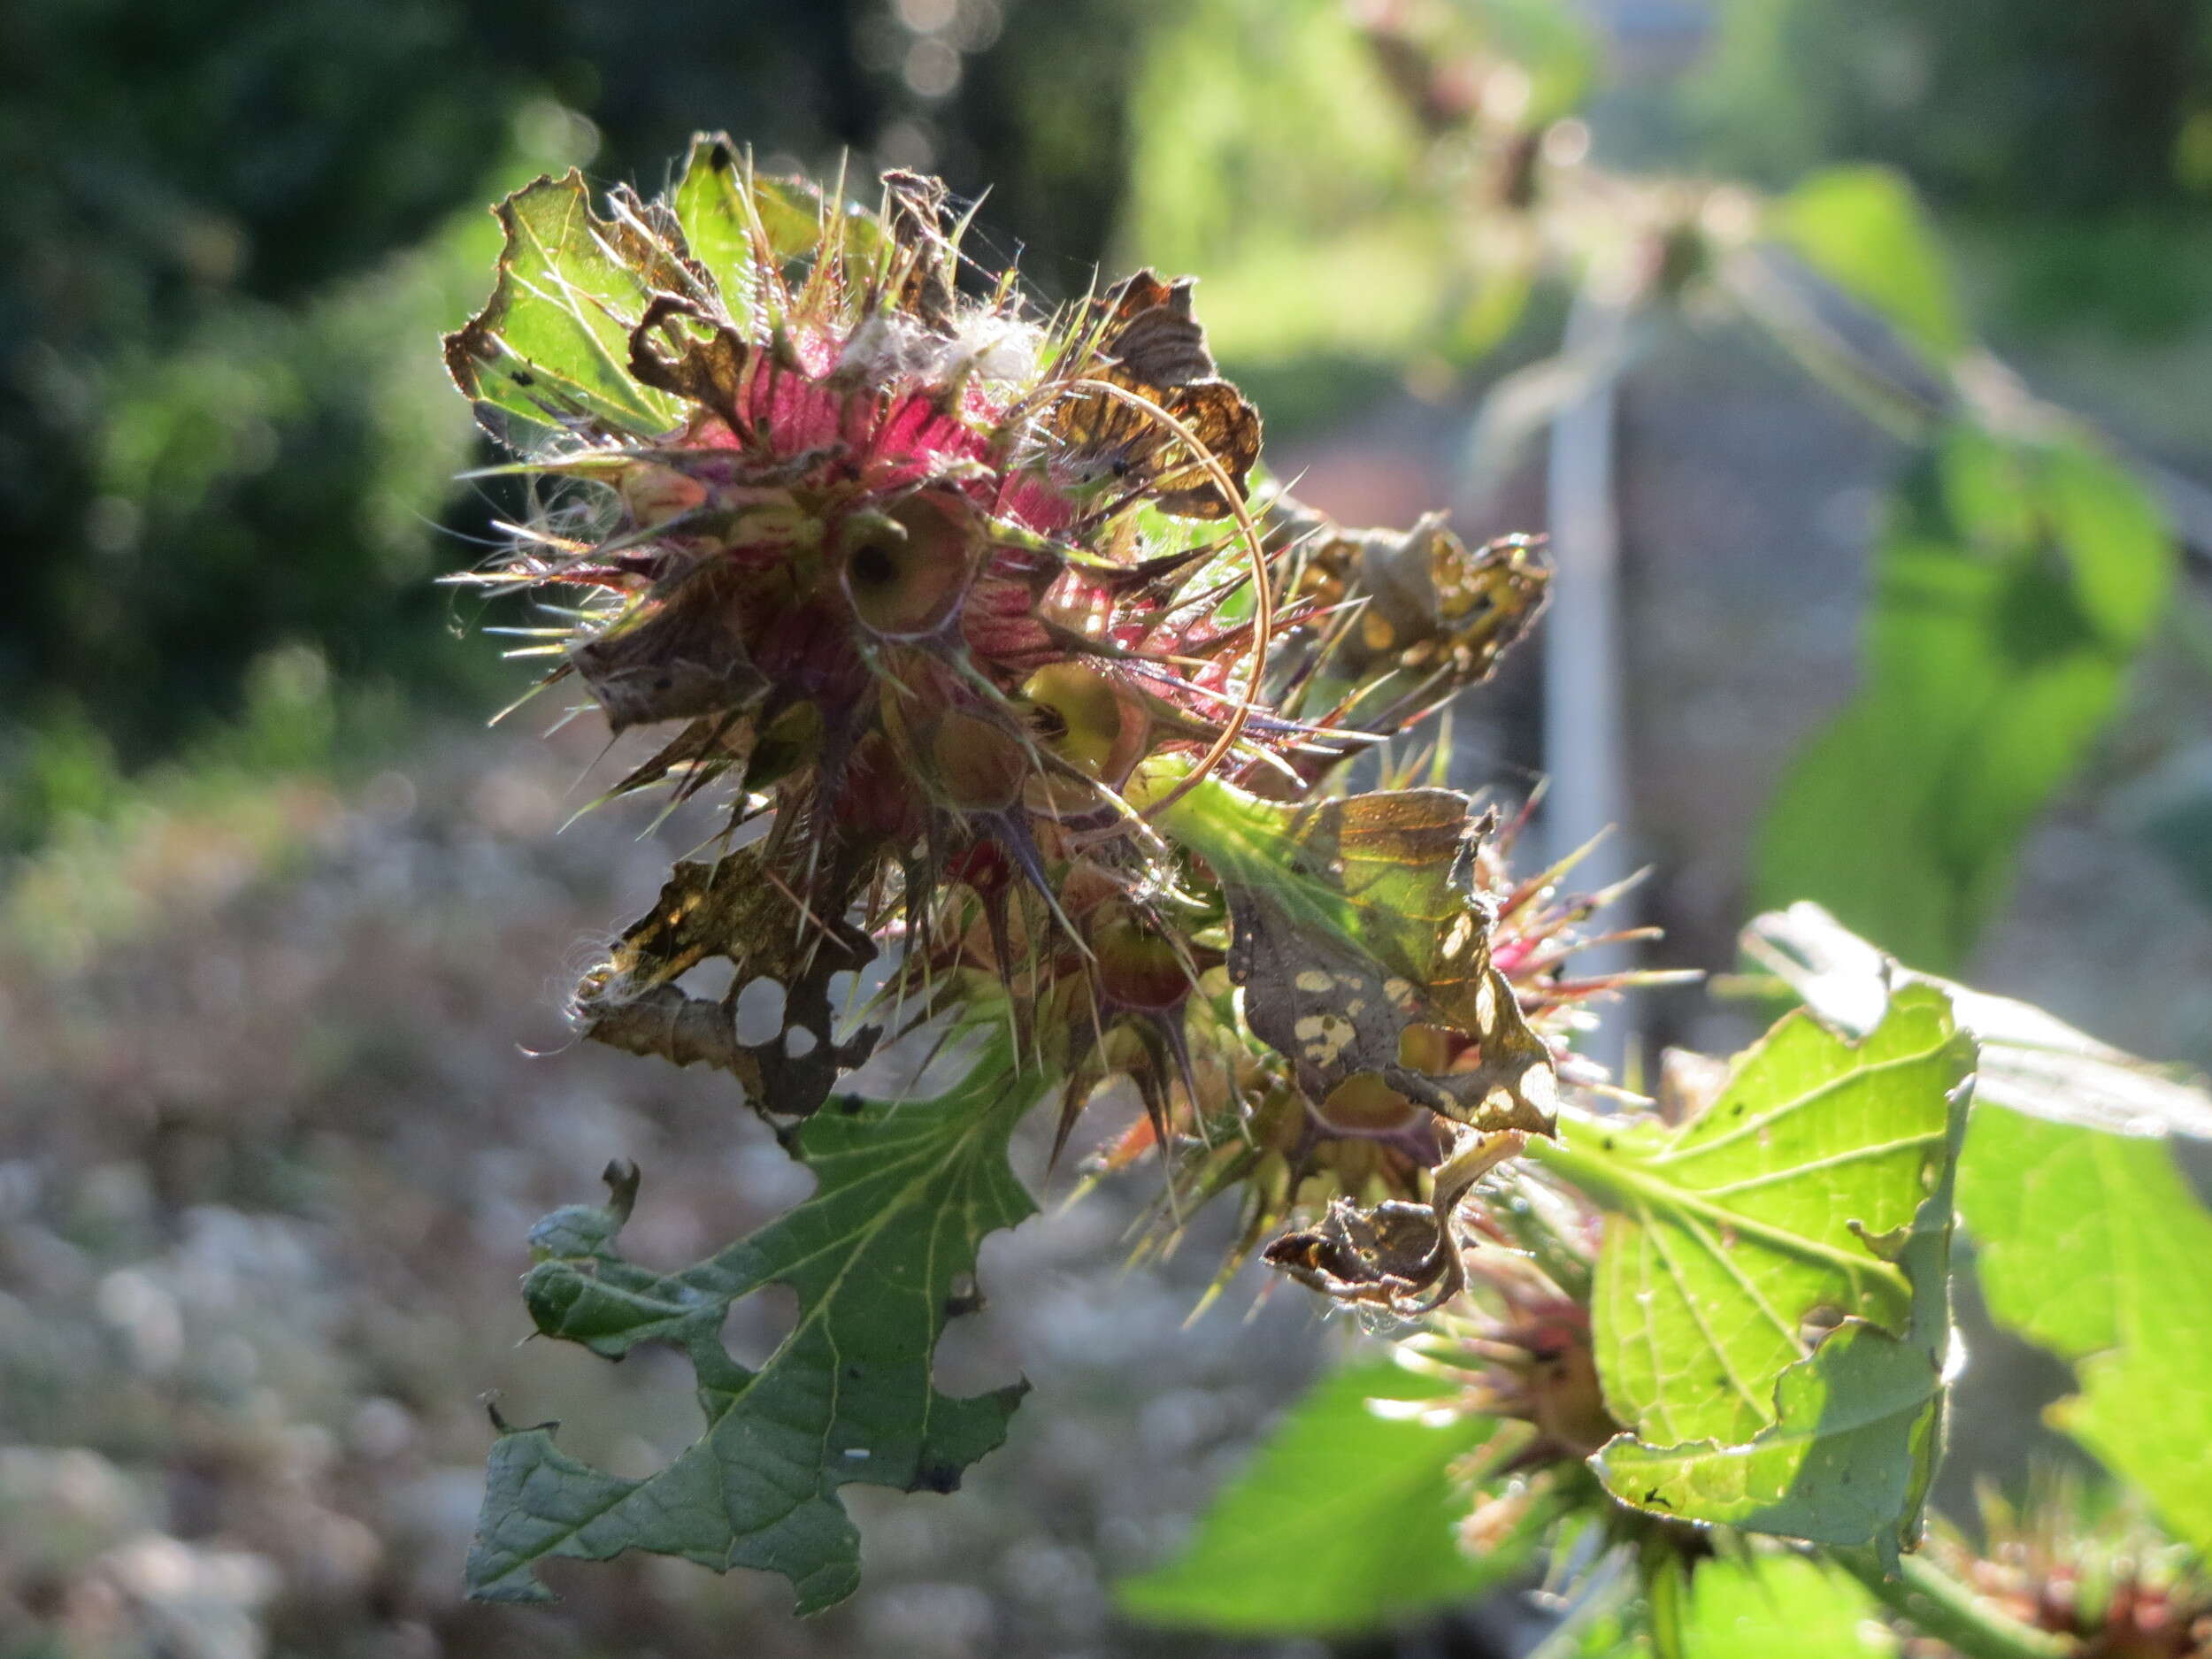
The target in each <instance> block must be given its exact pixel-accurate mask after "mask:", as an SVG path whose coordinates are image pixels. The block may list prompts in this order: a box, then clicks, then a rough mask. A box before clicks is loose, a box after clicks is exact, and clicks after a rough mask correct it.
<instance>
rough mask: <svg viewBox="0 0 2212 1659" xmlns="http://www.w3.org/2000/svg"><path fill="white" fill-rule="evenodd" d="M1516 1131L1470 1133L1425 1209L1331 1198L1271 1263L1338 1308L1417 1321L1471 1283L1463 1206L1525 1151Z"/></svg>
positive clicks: (1270, 1254)
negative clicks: (1362, 1308)
mask: <svg viewBox="0 0 2212 1659" xmlns="http://www.w3.org/2000/svg"><path fill="white" fill-rule="evenodd" d="M1527 1145H1528V1137H1527V1136H1526V1135H1525V1134H1521V1133H1516V1132H1510V1131H1509V1132H1502V1133H1495V1134H1472V1135H1471V1134H1468V1133H1465V1132H1462V1133H1461V1135H1460V1141H1459V1144H1458V1146H1457V1147H1455V1148H1454V1149H1453V1151H1452V1154H1451V1156H1449V1157H1448V1158H1446V1159H1445V1161H1444V1162H1443V1163H1442V1164H1440V1165H1439V1166H1438V1167H1437V1171H1436V1176H1435V1190H1434V1194H1433V1195H1432V1199H1431V1201H1430V1202H1428V1203H1426V1204H1413V1203H1407V1202H1402V1201H1401V1200H1397V1199H1391V1200H1386V1202H1382V1203H1379V1204H1377V1205H1375V1206H1374V1207H1373V1208H1372V1209H1362V1208H1361V1207H1360V1206H1359V1205H1357V1204H1355V1203H1353V1202H1351V1201H1350V1200H1348V1199H1344V1198H1338V1199H1334V1200H1332V1201H1331V1202H1330V1204H1329V1208H1328V1210H1327V1213H1326V1214H1325V1215H1324V1216H1323V1217H1321V1220H1320V1221H1319V1223H1318V1224H1317V1225H1314V1226H1312V1227H1309V1228H1306V1229H1304V1230H1303V1231H1301V1232H1296V1233H1285V1234H1284V1235H1283V1236H1282V1237H1281V1238H1279V1239H1277V1240H1275V1241H1274V1242H1273V1243H1272V1244H1271V1245H1269V1246H1268V1247H1267V1249H1266V1251H1265V1253H1264V1259H1265V1261H1266V1262H1267V1263H1268V1265H1269V1266H1271V1267H1276V1268H1279V1269H1281V1270H1282V1271H1284V1272H1286V1273H1288V1274H1289V1275H1290V1276H1291V1277H1292V1278H1293V1279H1296V1280H1298V1281H1299V1283H1301V1284H1302V1285H1305V1286H1309V1287H1310V1288H1312V1289H1314V1290H1317V1291H1319V1292H1321V1293H1322V1294H1324V1295H1325V1296H1329V1297H1331V1298H1333V1299H1334V1300H1336V1301H1338V1302H1364V1303H1368V1304H1371V1305H1374V1306H1379V1307H1384V1308H1387V1309H1389V1310H1391V1311H1392V1312H1394V1313H1398V1314H1402V1315H1414V1314H1419V1313H1423V1312H1425V1311H1427V1310H1431V1309H1433V1308H1437V1307H1440V1306H1441V1305H1442V1304H1443V1303H1444V1302H1448V1301H1449V1300H1450V1299H1451V1298H1452V1297H1454V1296H1455V1295H1457V1294H1459V1292H1460V1291H1461V1290H1462V1289H1463V1288H1464V1287H1465V1286H1466V1283H1467V1268H1466V1263H1465V1261H1464V1260H1463V1254H1462V1253H1463V1250H1464V1249H1465V1248H1466V1247H1465V1245H1464V1243H1463V1241H1462V1240H1461V1237H1460V1233H1459V1206H1460V1201H1461V1200H1462V1199H1463V1198H1465V1197H1466V1196H1467V1194H1469V1193H1470V1192H1471V1191H1472V1190H1473V1189H1474V1186H1475V1183H1476V1182H1477V1181H1479V1180H1480V1179H1482V1178H1483V1177H1484V1176H1485V1175H1486V1174H1487V1173H1489V1171H1492V1170H1494V1169H1495V1168H1496V1167H1497V1166H1498V1165H1499V1164H1502V1163H1504V1162H1505V1161H1506V1160H1507V1159H1509V1158H1513V1157H1517V1156H1520V1154H1521V1153H1522V1152H1523V1151H1524V1150H1525V1148H1526V1147H1527Z"/></svg>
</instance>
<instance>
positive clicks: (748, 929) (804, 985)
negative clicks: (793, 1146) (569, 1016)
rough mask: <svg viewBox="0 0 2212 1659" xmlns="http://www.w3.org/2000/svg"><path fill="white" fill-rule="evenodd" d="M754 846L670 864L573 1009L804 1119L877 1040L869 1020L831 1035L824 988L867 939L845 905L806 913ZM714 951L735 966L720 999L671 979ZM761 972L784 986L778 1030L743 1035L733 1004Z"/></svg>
mask: <svg viewBox="0 0 2212 1659" xmlns="http://www.w3.org/2000/svg"><path fill="white" fill-rule="evenodd" d="M762 846H763V843H758V842H757V843H755V844H753V845H752V846H749V847H743V848H740V849H738V850H737V851H735V852H733V853H731V854H729V855H728V856H726V857H724V858H722V859H720V860H719V861H718V862H716V863H713V864H707V863H703V862H698V861H694V860H689V859H687V860H685V861H683V862H681V863H680V864H677V866H676V868H675V871H674V872H673V874H672V876H671V877H670V879H669V881H668V885H667V886H665V887H663V888H662V889H661V895H660V897H659V899H658V900H657V902H655V903H654V906H653V908H652V910H649V912H647V914H646V915H644V916H643V917H641V918H639V919H638V920H637V921H636V922H635V923H634V924H633V925H632V926H631V927H630V928H629V930H628V931H627V932H626V933H624V934H623V935H622V937H621V938H620V939H619V940H618V941H616V942H615V946H614V949H612V951H611V952H610V953H609V955H608V957H607V960H606V961H605V962H603V963H602V964H599V965H598V966H597V967H595V969H593V970H592V972H590V973H589V974H588V975H587V976H586V977H585V979H584V981H583V983H582V984H581V985H580V987H578V988H577V996H576V1006H577V1012H578V1016H579V1018H580V1020H581V1022H582V1025H583V1030H584V1034H585V1035H586V1036H587V1037H589V1038H590V1039H591V1040H592V1041H595V1042H603V1043H606V1044H609V1045H610V1046H611V1047H613V1048H622V1049H626V1050H627V1051H628V1052H630V1053H632V1054H654V1055H659V1056H662V1057H664V1058H665V1059H669V1060H672V1061H674V1062H675V1063H676V1064H678V1065H691V1064H696V1063H702V1062H703V1063H704V1064H709V1065H715V1066H719V1067H721V1068H722V1069H723V1070H725V1071H731V1072H733V1073H735V1075H736V1076H737V1078H738V1079H739V1080H740V1081H741V1082H742V1083H743V1084H744V1085H745V1089H746V1094H747V1095H748V1097H749V1099H750V1101H751V1102H752V1103H753V1105H754V1106H755V1108H756V1109H757V1110H761V1111H764V1112H775V1113H778V1114H780V1115H783V1116H793V1117H803V1116H804V1115H806V1114H807V1113H810V1112H811V1111H813V1110H815V1108H817V1107H818V1106H819V1105H820V1104H821V1103H822V1102H823V1101H824V1100H825V1099H826V1098H827V1097H828V1094H829V1092H830V1090H831V1089H832V1088H833V1087H835V1085H836V1082H837V1079H838V1078H839V1077H840V1076H841V1074H842V1073H843V1072H845V1071H849V1070H850V1069H851V1068H852V1067H854V1066H856V1065H858V1064H861V1063H862V1062H863V1061H864V1060H865V1059H866V1058H867V1057H868V1055H869V1052H870V1051H871V1050H872V1048H874V1046H875V1041H876V1038H877V1036H878V1035H879V1029H878V1028H877V1027H875V1026H872V1025H870V1026H864V1027H863V1028H862V1029H861V1030H859V1031H858V1032H856V1033H854V1034H853V1035H852V1036H851V1037H850V1038H849V1039H848V1040H847V1041H844V1042H837V1041H833V1013H832V1010H831V1008H830V996H829V984H830V980H831V979H832V978H833V976H834V975H836V974H839V973H843V972H856V971H858V970H859V969H861V968H863V967H865V966H866V965H867V964H868V963H869V962H870V961H872V960H873V958H874V956H875V954H876V952H875V946H874V944H873V943H872V941H870V940H869V938H868V936H867V934H866V933H863V932H862V931H861V930H860V929H859V928H857V927H855V926H852V925H851V924H850V923H849V922H848V921H846V920H845V919H844V914H843V908H842V906H841V905H831V906H829V907H828V908H829V914H828V916H826V917H823V916H822V915H821V913H820V911H819V910H817V911H815V912H814V913H812V914H810V913H809V911H808V910H803V909H802V908H801V907H800V905H799V904H798V903H797V902H795V901H794V900H793V899H792V898H791V897H790V895H788V894H787V892H786V890H785V887H784V886H783V884H781V883H780V882H779V881H777V880H776V879H773V876H772V872H770V871H769V869H768V868H767V866H766V864H765V861H764V855H763V852H762ZM713 957H721V958H723V959H725V960H726V961H728V962H729V964H731V966H732V967H733V969H734V970H735V972H734V973H733V975H732V977H731V980H730V989H729V994H728V995H726V996H724V997H723V998H721V999H720V1000H719V1001H718V1002H713V1001H709V1000H707V999H706V998H703V997H696V996H693V995H690V994H689V993H687V992H686V991H684V990H683V989H682V988H681V987H680V986H678V985H677V984H676V981H677V980H678V979H680V978H681V977H682V976H683V975H684V974H685V973H686V972H688V971H689V970H690V969H692V968H694V967H695V966H696V965H698V964H700V963H702V962H704V961H707V960H709V959H710V958H713ZM764 978H765V979H773V980H775V981H776V982H777V983H779V984H780V985H781V986H782V987H783V992H784V1004H783V1027H782V1029H781V1030H780V1031H779V1032H778V1033H776V1035H775V1036H774V1037H772V1038H771V1039H770V1040H769V1041H766V1042H760V1043H748V1042H745V1041H741V1039H740V1038H739V1036H738V1034H737V1001H738V997H739V995H741V993H742V992H743V990H744V988H745V987H747V986H748V985H749V984H751V983H752V982H753V981H754V980H756V979H764ZM800 1033H804V1035H803V1036H802V1035H800Z"/></svg>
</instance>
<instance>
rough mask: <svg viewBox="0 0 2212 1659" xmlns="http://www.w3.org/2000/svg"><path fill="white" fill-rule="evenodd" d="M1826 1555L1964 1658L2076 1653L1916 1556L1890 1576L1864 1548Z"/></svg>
mask: <svg viewBox="0 0 2212 1659" xmlns="http://www.w3.org/2000/svg"><path fill="white" fill-rule="evenodd" d="M1830 1558H1831V1559H1832V1560H1833V1561H1834V1562H1835V1563H1836V1564H1837V1565H1838V1566H1839V1567H1841V1568H1842V1569H1843V1570H1844V1571H1846V1572H1847V1573H1849V1574H1850V1575H1851V1576H1852V1577H1853V1578H1856V1579H1857V1580H1858V1581H1859V1582H1860V1583H1861V1584H1862V1585H1863V1586H1866V1588H1867V1590H1868V1591H1869V1592H1870V1593H1871V1594H1873V1596H1874V1598H1875V1599H1876V1600H1877V1601H1880V1602H1881V1603H1882V1605H1883V1606H1884V1607H1886V1608H1887V1609H1889V1610H1890V1611H1891V1612H1893V1613H1894V1614H1896V1615H1897V1616H1898V1617H1900V1618H1902V1619H1905V1620H1907V1621H1909V1623H1910V1624H1914V1625H1915V1626H1916V1627H1917V1628H1918V1629H1920V1630H1921V1631H1923V1632H1925V1633H1926V1634H1928V1635H1930V1636H1933V1637H1935V1638H1936V1639H1937V1640H1939V1641H1944V1642H1948V1643H1949V1644H1950V1645H1951V1646H1952V1647H1955V1648H1957V1649H1958V1650H1959V1652H1961V1653H1962V1654H1964V1655H1967V1659H2067V1655H2071V1654H2075V1653H2078V1651H2079V1645H2078V1643H2076V1642H2074V1641H2073V1640H2070V1638H2068V1637H2064V1636H2061V1635H2058V1634H2056V1633H2055V1632H2051V1631H2047V1630H2038V1629H2036V1628H2035V1627H2034V1626H2033V1625H2032V1624H2022V1623H2021V1622H2020V1621H2019V1620H2018V1619H2016V1618H2014V1617H2012V1616H2011V1615H2010V1614H2008V1613H2004V1612H2001V1611H2000V1610H1999V1609H1997V1608H1995V1607H1994V1606H1993V1605H1991V1604H1990V1603H1989V1602H1988V1601H1984V1600H1983V1599H1982V1598H1981V1597H1980V1596H1978V1595H1976V1594H1974V1593H1973V1591H1971V1590H1970V1589H1968V1588H1967V1587H1966V1586H1964V1585H1962V1584H1961V1583H1960V1582H1959V1581H1958V1580H1957V1579H1955V1578H1952V1577H1950V1576H1949V1575H1948V1574H1947V1573H1946V1572H1945V1571H1943V1570H1942V1569H1941V1568H1939V1567H1938V1566H1936V1565H1935V1564H1934V1563H1932V1562H1929V1561H1926V1560H1924V1559H1923V1558H1922V1557H1920V1556H1917V1555H1908V1556H1906V1557H1905V1558H1904V1560H1902V1561H1901V1562H1900V1563H1898V1571H1897V1576H1896V1577H1895V1578H1889V1577H1887V1576H1886V1575H1885V1574H1884V1573H1883V1571H1882V1568H1881V1563H1878V1562H1877V1561H1876V1560H1875V1559H1874V1555H1873V1552H1872V1551H1870V1550H1864V1549H1839V1550H1835V1551H1832V1553H1831V1556H1830Z"/></svg>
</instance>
